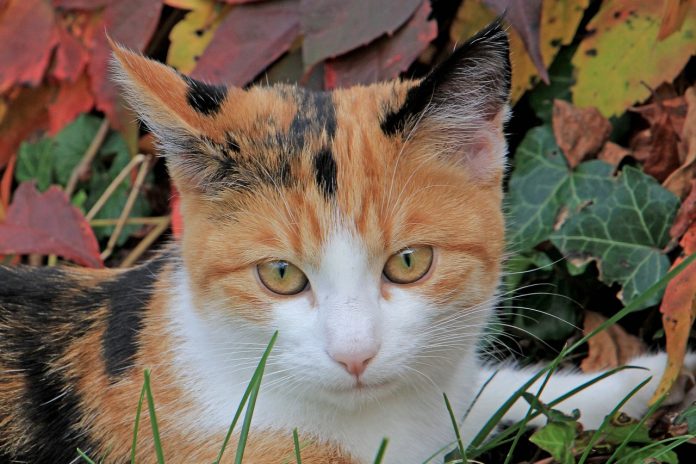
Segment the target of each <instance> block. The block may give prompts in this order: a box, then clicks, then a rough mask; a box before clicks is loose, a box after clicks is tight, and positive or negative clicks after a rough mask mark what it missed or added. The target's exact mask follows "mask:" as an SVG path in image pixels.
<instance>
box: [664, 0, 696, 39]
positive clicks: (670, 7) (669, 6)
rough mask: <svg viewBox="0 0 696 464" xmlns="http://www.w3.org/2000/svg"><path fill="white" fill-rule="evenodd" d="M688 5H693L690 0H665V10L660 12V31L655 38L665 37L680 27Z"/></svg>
mask: <svg viewBox="0 0 696 464" xmlns="http://www.w3.org/2000/svg"><path fill="white" fill-rule="evenodd" d="M690 6H691V7H693V1H692V0H666V1H665V10H664V11H665V12H664V13H663V14H662V23H661V24H660V31H659V32H658V33H657V40H664V39H666V38H667V37H669V36H670V35H672V33H674V32H676V31H678V30H679V29H680V28H681V27H682V25H683V24H684V19H686V16H687V13H688V11H687V10H688V9H689V7H690Z"/></svg>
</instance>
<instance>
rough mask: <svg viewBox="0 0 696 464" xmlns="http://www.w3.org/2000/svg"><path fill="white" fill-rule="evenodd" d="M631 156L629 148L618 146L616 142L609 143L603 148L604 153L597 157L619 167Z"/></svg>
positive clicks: (601, 152)
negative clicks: (622, 161) (623, 160)
mask: <svg viewBox="0 0 696 464" xmlns="http://www.w3.org/2000/svg"><path fill="white" fill-rule="evenodd" d="M630 154H631V152H630V150H628V149H627V148H624V147H622V146H621V145H617V144H615V143H614V142H607V143H605V144H604V146H603V147H602V151H600V152H599V154H598V155H597V159H600V160H602V161H605V162H607V163H609V164H612V165H614V166H618V165H619V163H620V162H621V160H622V159H624V158H625V157H626V156H628V155H630Z"/></svg>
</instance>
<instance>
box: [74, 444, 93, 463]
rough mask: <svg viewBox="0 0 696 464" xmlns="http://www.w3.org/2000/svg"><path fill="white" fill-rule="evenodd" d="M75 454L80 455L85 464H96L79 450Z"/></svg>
mask: <svg viewBox="0 0 696 464" xmlns="http://www.w3.org/2000/svg"><path fill="white" fill-rule="evenodd" d="M77 454H79V455H80V457H81V458H82V459H83V460H84V461H85V462H86V463H87V464H97V463H96V462H94V461H92V459H90V457H89V456H87V454H85V452H84V451H82V450H81V449H80V448H77Z"/></svg>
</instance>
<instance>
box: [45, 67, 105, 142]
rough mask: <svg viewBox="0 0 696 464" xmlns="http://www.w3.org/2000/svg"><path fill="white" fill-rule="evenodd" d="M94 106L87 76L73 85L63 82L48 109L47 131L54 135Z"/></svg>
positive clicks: (84, 75) (83, 76)
mask: <svg viewBox="0 0 696 464" xmlns="http://www.w3.org/2000/svg"><path fill="white" fill-rule="evenodd" d="M92 106H94V97H92V92H91V91H90V88H89V79H88V78H87V74H83V75H82V76H81V77H80V79H79V80H78V81H76V82H74V83H70V82H64V83H63V85H61V86H60V88H59V89H58V95H57V96H56V99H55V100H54V101H53V103H51V105H50V106H49V107H48V119H49V125H48V130H49V132H50V133H51V134H56V133H57V132H58V131H60V130H61V129H62V128H63V127H65V125H66V124H68V123H69V122H70V121H72V120H73V119H75V118H76V117H77V115H78V114H80V113H86V112H88V111H89V110H91V109H92Z"/></svg>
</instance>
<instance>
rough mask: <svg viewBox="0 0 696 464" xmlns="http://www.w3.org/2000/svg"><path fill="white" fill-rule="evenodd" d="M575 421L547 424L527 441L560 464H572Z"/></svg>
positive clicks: (573, 459)
mask: <svg viewBox="0 0 696 464" xmlns="http://www.w3.org/2000/svg"><path fill="white" fill-rule="evenodd" d="M576 427H577V426H576V423H575V421H559V422H555V421H554V422H549V423H548V424H546V425H545V426H543V427H542V428H540V429H539V430H537V431H536V432H534V433H533V434H532V436H531V437H529V441H531V442H532V443H534V444H535V445H537V446H538V447H539V448H541V449H543V450H544V451H546V452H548V453H549V454H550V455H551V456H553V458H554V459H555V460H556V461H558V462H559V463H562V464H573V463H575V458H574V457H573V446H574V445H575V435H576V430H577V428H576Z"/></svg>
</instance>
